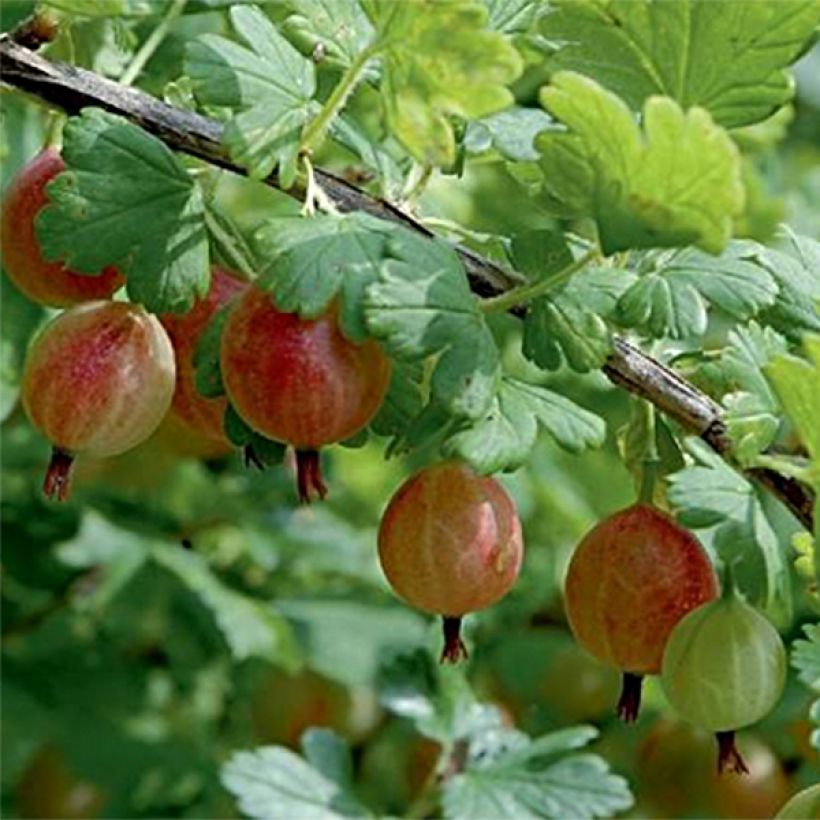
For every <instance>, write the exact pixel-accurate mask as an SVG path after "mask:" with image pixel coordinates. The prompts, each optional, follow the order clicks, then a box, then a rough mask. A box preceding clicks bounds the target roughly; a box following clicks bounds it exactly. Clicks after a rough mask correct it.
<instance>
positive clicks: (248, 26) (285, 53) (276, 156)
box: [186, 5, 317, 188]
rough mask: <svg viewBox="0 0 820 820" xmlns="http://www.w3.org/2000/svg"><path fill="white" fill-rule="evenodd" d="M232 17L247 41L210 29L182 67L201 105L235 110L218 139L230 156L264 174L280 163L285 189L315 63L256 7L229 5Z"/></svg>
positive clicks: (311, 109)
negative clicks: (220, 34)
mask: <svg viewBox="0 0 820 820" xmlns="http://www.w3.org/2000/svg"><path fill="white" fill-rule="evenodd" d="M230 15H231V22H232V23H233V26H234V29H235V30H236V33H237V34H238V35H239V36H240V37H241V38H242V40H244V42H245V43H247V45H248V48H246V47H244V46H241V45H239V44H238V43H234V42H233V41H231V40H228V39H226V38H224V37H220V36H218V35H215V34H203V35H202V36H201V37H199V38H198V39H197V40H194V41H192V42H191V43H190V44H189V45H188V52H187V60H186V73H187V74H188V76H189V77H190V78H191V81H192V83H193V88H194V93H195V95H196V98H197V100H199V102H200V104H202V105H206V106H219V107H226V108H230V109H232V110H233V111H234V112H237V113H236V114H235V116H234V118H233V119H232V120H231V121H230V122H229V123H228V125H227V126H226V128H225V132H224V135H223V141H224V143H225V145H226V146H227V148H228V150H229V151H230V154H231V157H232V159H233V160H234V161H235V162H236V163H237V164H238V165H242V166H243V167H245V168H247V169H248V172H249V173H250V175H251V177H253V178H254V179H263V178H264V177H266V176H267V175H268V174H270V172H271V171H272V170H273V169H274V167H278V173H279V179H280V181H281V183H282V185H283V186H284V187H285V188H288V187H290V185H291V184H292V183H293V181H294V179H295V177H296V162H297V158H298V151H299V138H300V136H301V131H302V127H303V126H304V124H305V123H306V122H307V121H308V120H309V119H310V117H311V115H312V114H313V113H315V111H316V110H317V105H316V104H315V103H313V102H312V100H313V95H314V94H315V93H316V78H315V70H314V67H313V63H312V62H311V61H310V60H308V59H307V58H305V57H303V56H302V55H301V54H300V53H299V52H298V51H296V49H295V48H294V47H293V46H292V45H291V44H290V43H289V42H288V41H287V40H286V39H285V38H284V37H283V36H282V35H281V34H280V33H279V32H278V31H277V29H276V27H275V26H274V25H273V23H272V22H271V20H270V18H268V17H267V16H266V15H265V14H264V13H263V12H262V10H261V9H260V8H258V7H257V6H241V5H240V6H237V5H235V6H233V7H232V8H231V11H230Z"/></svg>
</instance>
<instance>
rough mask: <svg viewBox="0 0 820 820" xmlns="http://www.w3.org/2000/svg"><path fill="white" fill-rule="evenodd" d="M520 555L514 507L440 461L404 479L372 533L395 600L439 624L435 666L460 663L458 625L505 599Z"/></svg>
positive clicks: (489, 481)
mask: <svg viewBox="0 0 820 820" xmlns="http://www.w3.org/2000/svg"><path fill="white" fill-rule="evenodd" d="M523 553H524V542H523V537H522V534H521V522H520V521H519V519H518V512H517V511H516V508H515V504H514V502H513V500H512V499H511V498H510V496H509V495H508V494H507V492H506V490H505V489H504V488H503V487H502V486H501V485H500V484H499V483H498V482H497V481H496V480H495V479H494V478H490V477H485V476H480V475H477V474H476V473H475V472H473V470H471V469H470V468H469V467H467V466H465V465H463V464H459V463H457V462H453V461H448V462H444V463H441V464H437V465H435V466H433V467H428V468H426V469H424V470H421V471H420V472H418V473H416V474H415V475H413V476H411V477H410V478H409V479H408V480H407V481H406V482H405V483H404V484H403V485H402V486H401V487H400V488H399V490H398V491H397V492H396V494H395V495H394V496H393V498H392V499H391V501H390V503H389V504H388V506H387V509H386V510H385V513H384V515H383V516H382V520H381V525H380V527H379V559H380V561H381V565H382V569H383V570H384V574H385V575H386V576H387V580H388V581H389V582H390V585H391V586H392V587H393V589H394V590H395V591H396V593H397V594H398V595H399V596H401V597H402V598H404V600H405V601H407V602H408V603H409V604H411V605H412V606H415V607H417V608H418V609H421V610H423V611H425V612H431V613H434V614H437V615H441V616H442V617H443V619H444V620H443V626H444V650H443V652H442V655H441V660H442V661H450V662H455V661H458V660H459V659H460V658H462V657H466V655H467V650H466V647H465V646H464V642H463V641H462V639H461V619H462V618H463V616H464V615H466V614H467V613H468V612H476V611H477V610H480V609H485V608H486V607H488V606H490V605H491V604H494V603H496V601H498V600H500V599H501V598H503V597H504V595H506V593H507V592H508V591H509V590H510V588H511V587H512V585H513V584H514V583H515V580H516V578H517V577H518V573H519V570H520V569H521V561H522V559H523Z"/></svg>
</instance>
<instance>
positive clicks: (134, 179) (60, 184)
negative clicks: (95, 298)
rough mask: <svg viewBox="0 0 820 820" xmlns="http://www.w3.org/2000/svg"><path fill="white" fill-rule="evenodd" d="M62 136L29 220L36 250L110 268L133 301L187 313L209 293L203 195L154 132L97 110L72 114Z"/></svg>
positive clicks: (88, 268) (77, 264) (77, 265)
mask: <svg viewBox="0 0 820 820" xmlns="http://www.w3.org/2000/svg"><path fill="white" fill-rule="evenodd" d="M63 139H64V146H63V154H62V155H63V159H64V160H65V163H66V170H65V171H64V172H63V173H61V174H59V175H58V176H57V177H56V178H55V179H54V180H53V181H52V182H51V183H49V185H48V188H47V191H48V195H49V198H50V199H51V203H50V204H49V205H47V206H46V207H45V208H44V209H43V210H42V211H41V212H40V214H39V215H38V217H37V220H36V230H37V238H38V241H39V242H40V245H41V248H42V250H43V254H44V255H45V256H46V258H48V259H61V260H64V261H65V263H66V264H67V265H68V266H69V267H70V268H71V269H72V270H76V271H78V272H80V273H88V274H94V273H99V271H101V270H102V269H103V268H104V267H105V266H107V265H116V266H118V267H119V268H120V269H121V270H122V272H123V273H124V274H125V275H126V277H127V280H128V281H127V289H128V296H129V297H130V298H131V300H132V301H134V302H140V303H142V304H144V305H145V306H146V307H147V308H148V309H149V310H151V311H153V312H156V313H160V312H175V313H184V312H185V311H187V310H190V308H191V307H192V306H193V303H194V301H196V299H197V298H201V297H203V296H205V294H206V293H207V292H208V284H209V280H210V267H209V262H208V236H207V232H206V230H205V217H204V208H203V203H202V196H201V193H200V190H199V187H198V186H197V184H196V183H195V182H194V181H193V180H192V179H191V177H190V176H189V175H188V173H187V171H186V170H185V168H184V166H183V165H182V163H181V162H180V161H179V160H178V159H177V158H176V157H175V156H174V155H173V154H172V153H171V151H170V150H169V149H168V148H167V147H166V146H165V144H164V143H163V142H161V141H160V140H158V139H157V138H156V137H153V136H151V135H150V134H148V133H146V132H145V131H143V130H142V129H140V128H137V126H135V125H131V124H130V123H128V122H126V120H124V119H122V118H120V117H116V116H114V115H113V114H109V113H107V112H105V111H101V110H99V109H95V108H86V109H85V110H84V111H83V113H82V114H81V115H80V116H79V117H72V118H71V119H70V120H69V121H68V124H67V125H66V127H65V131H64V134H63ZM146 226H148V227H149V229H148V230H146Z"/></svg>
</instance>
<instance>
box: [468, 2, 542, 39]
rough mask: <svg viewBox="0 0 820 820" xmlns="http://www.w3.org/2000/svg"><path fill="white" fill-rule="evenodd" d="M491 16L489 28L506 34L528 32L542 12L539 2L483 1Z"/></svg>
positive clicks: (488, 21)
mask: <svg viewBox="0 0 820 820" xmlns="http://www.w3.org/2000/svg"><path fill="white" fill-rule="evenodd" d="M482 2H483V3H484V5H485V6H487V8H488V10H489V12H490V16H489V19H488V20H487V27H488V28H491V29H493V30H494V31H502V32H504V33H505V34H517V33H519V32H522V31H527V30H528V29H529V28H530V26H531V25H532V24H533V23H534V22H535V19H536V17H537V16H538V13H539V11H540V8H539V3H538V0H482Z"/></svg>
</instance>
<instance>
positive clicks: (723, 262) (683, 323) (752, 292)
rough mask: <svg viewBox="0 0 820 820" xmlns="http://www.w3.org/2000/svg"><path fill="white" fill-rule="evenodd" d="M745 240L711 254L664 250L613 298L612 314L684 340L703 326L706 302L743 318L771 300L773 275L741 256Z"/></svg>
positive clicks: (655, 332)
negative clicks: (645, 270) (615, 309)
mask: <svg viewBox="0 0 820 820" xmlns="http://www.w3.org/2000/svg"><path fill="white" fill-rule="evenodd" d="M745 250H746V244H745V243H733V244H730V246H729V247H728V248H727V249H726V251H724V253H723V254H721V255H720V256H719V257H717V258H715V257H713V256H709V255H708V254H705V253H703V252H701V251H697V250H694V249H689V250H686V251H683V252H673V253H671V254H669V253H664V254H660V255H658V256H657V258H655V259H652V260H651V268H650V270H649V271H648V272H647V273H644V274H643V275H641V276H640V277H639V278H638V281H637V282H636V283H635V284H634V285H632V287H630V288H629V289H628V290H627V291H626V292H625V293H624V294H623V296H622V297H621V299H620V300H619V302H618V312H617V318H618V321H619V322H620V323H621V324H624V325H626V326H627V327H640V328H642V329H643V330H645V331H648V332H649V333H651V334H652V335H653V336H656V337H658V338H662V337H664V336H670V337H671V338H673V339H683V338H686V337H689V336H699V335H701V334H702V333H704V332H705V330H706V321H707V303H709V304H711V305H714V306H715V307H719V308H721V309H722V310H723V311H725V312H726V313H728V314H729V315H730V316H732V317H734V318H736V319H740V320H746V319H749V318H751V317H752V316H754V315H755V314H756V313H758V312H759V311H760V310H761V309H763V308H764V307H766V306H768V305H771V304H773V303H774V301H775V298H776V297H777V293H778V288H777V285H776V284H775V281H774V279H773V278H772V276H771V275H770V274H769V273H768V272H767V271H766V270H765V268H763V267H761V266H760V265H758V264H755V263H754V262H752V261H750V260H748V259H746V258H745V255H746V254H745Z"/></svg>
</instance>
